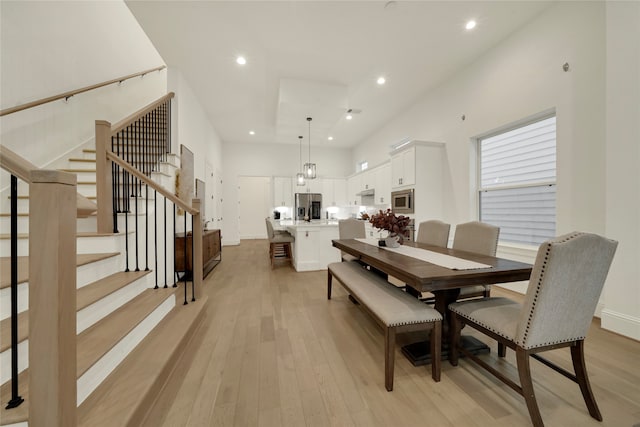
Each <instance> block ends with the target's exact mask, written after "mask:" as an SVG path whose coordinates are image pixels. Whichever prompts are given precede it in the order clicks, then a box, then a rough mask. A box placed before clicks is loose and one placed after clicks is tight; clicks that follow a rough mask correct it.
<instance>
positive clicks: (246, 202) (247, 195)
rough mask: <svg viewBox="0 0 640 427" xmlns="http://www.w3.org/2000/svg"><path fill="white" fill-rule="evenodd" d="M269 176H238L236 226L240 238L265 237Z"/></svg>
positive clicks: (268, 203)
mask: <svg viewBox="0 0 640 427" xmlns="http://www.w3.org/2000/svg"><path fill="white" fill-rule="evenodd" d="M271 199H272V197H271V177H264V176H240V177H238V228H239V231H240V233H239V234H240V240H242V239H266V238H267V228H266V226H265V223H264V219H265V218H266V217H267V216H269V210H270V209H271V203H270V200H271Z"/></svg>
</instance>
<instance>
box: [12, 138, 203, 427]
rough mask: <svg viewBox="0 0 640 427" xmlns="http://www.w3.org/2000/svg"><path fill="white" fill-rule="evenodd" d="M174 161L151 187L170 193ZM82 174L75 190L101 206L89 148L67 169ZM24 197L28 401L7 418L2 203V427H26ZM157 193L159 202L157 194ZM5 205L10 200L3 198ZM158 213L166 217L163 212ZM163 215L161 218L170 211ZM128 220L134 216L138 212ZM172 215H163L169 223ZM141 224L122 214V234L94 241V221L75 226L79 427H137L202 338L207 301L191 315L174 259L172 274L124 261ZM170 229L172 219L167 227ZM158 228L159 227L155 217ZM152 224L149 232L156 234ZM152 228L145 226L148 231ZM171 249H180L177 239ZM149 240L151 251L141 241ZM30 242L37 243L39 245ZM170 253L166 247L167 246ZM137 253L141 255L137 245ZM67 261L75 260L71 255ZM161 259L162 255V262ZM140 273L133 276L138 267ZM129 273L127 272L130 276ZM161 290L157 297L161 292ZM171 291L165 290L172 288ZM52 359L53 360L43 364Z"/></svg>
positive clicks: (24, 203)
mask: <svg viewBox="0 0 640 427" xmlns="http://www.w3.org/2000/svg"><path fill="white" fill-rule="evenodd" d="M176 167H177V158H176V157H175V156H172V155H170V156H169V157H168V160H167V162H165V163H162V164H158V165H155V166H154V170H157V172H153V173H152V175H153V180H154V181H155V182H156V183H160V184H161V185H163V186H165V187H169V186H170V185H173V182H174V176H175V170H176ZM62 170H64V171H66V172H72V173H75V174H76V175H77V179H78V185H77V191H78V192H79V193H81V194H83V195H84V196H86V197H87V198H89V199H90V200H94V201H95V197H96V176H95V175H96V160H95V149H93V148H85V149H82V150H81V151H80V152H79V153H75V154H73V155H72V157H70V158H69V160H68V167H67V168H65V169H62ZM18 187H19V189H18V194H19V196H18V212H19V216H18V230H19V239H18V254H19V260H18V283H19V286H18V295H19V300H18V301H19V302H18V311H19V313H20V314H19V317H18V332H19V337H18V341H19V346H18V348H19V356H20V359H19V364H18V365H19V371H20V374H19V395H20V396H21V397H22V398H23V399H25V401H24V402H23V403H22V404H21V405H20V406H18V407H17V408H13V409H5V406H6V404H7V402H9V400H10V399H11V380H10V372H11V369H10V346H11V343H10V337H11V334H10V318H8V317H9V315H10V289H9V287H10V277H9V275H10V268H9V258H8V257H9V255H10V246H9V244H10V241H9V230H10V224H9V215H10V214H9V213H8V212H9V211H8V209H7V208H6V207H7V206H8V205H9V204H8V203H2V213H0V233H1V234H0V257H1V258H0V268H1V270H0V308H1V311H0V317H1V319H2V320H1V323H0V330H1V336H0V353H1V354H0V363H1V373H0V377H1V382H2V388H1V390H0V394H1V399H2V402H1V403H2V410H1V412H0V425H3V426H4V425H12V424H16V423H24V422H27V420H28V408H29V390H28V386H29V369H28V367H27V364H28V348H29V337H28V329H29V327H28V321H29V319H28V317H29V316H28V298H29V296H28V293H29V286H28V283H29V277H28V272H29V270H28V263H29V257H28V253H29V238H30V239H38V236H30V235H29V231H28V228H29V214H28V209H29V194H28V188H29V187H28V184H25V183H23V182H20V183H19V186H18ZM150 193H153V191H151V192H150ZM5 197H6V196H5V195H4V194H3V198H5ZM132 203H137V204H138V209H137V212H138V215H142V214H144V213H146V212H147V211H152V210H153V209H154V202H153V199H152V198H150V199H149V200H144V199H141V198H133V200H132ZM155 209H157V210H160V209H161V208H160V207H156V208H155ZM163 210H164V209H163ZM131 212H134V210H133V208H132V209H131ZM164 214H165V213H162V215H164ZM125 217H127V218H126V221H129V222H128V223H129V224H131V223H133V221H135V220H136V218H135V214H133V213H120V214H118V219H117V221H118V223H119V227H118V230H120V232H119V233H115V234H114V233H97V232H96V231H95V230H96V229H97V228H96V217H95V215H94V216H90V217H88V218H78V220H77V254H75V257H76V273H77V283H76V288H77V292H76V310H77V312H76V313H77V324H76V334H77V341H76V342H77V355H76V358H77V370H76V377H77V405H78V412H77V416H78V425H81V426H101V425H104V426H116V425H117V426H125V425H138V424H139V423H140V422H142V420H143V419H144V418H145V416H146V414H147V411H148V409H149V408H150V407H151V405H152V403H153V401H154V399H155V396H156V394H157V393H158V392H159V391H160V389H161V387H162V385H163V384H164V381H165V380H166V378H167V377H168V375H169V374H170V373H171V372H172V371H173V370H174V369H175V364H176V361H177V360H178V359H179V358H180V356H181V352H182V349H183V348H184V347H185V345H186V343H187V342H188V340H189V339H190V338H191V336H192V335H193V333H194V331H195V330H196V329H197V327H198V325H199V323H200V321H201V320H202V317H203V316H204V312H205V311H204V308H205V305H206V298H200V299H199V300H197V301H195V302H191V303H190V304H189V305H188V306H184V307H183V305H182V302H180V303H178V304H176V301H177V300H178V301H180V300H181V299H182V294H180V295H177V293H178V292H182V289H181V288H174V287H172V285H173V283H174V280H173V279H174V277H173V252H171V257H170V259H171V265H170V266H168V267H170V268H166V267H165V266H161V268H158V270H161V271H154V268H155V257H156V253H155V250H151V249H150V250H149V254H146V253H145V254H144V259H143V260H139V259H137V258H134V256H135V254H133V253H132V252H133V251H132V250H130V251H129V255H128V257H127V255H126V253H125V247H126V246H128V247H130V248H132V247H134V246H135V245H136V243H138V244H139V246H140V247H143V243H147V244H148V243H149V242H148V240H149V238H148V237H147V236H145V237H140V236H139V235H134V232H133V231H129V232H128V233H125V232H124V231H123V230H124V229H125V226H124V221H125ZM169 219H170V220H171V221H172V220H173V218H172V217H170V216H169V215H167V218H163V220H169ZM156 221H158V223H160V221H159V220H158V219H157V217H156ZM153 225H155V224H153V223H152V224H151V226H153ZM147 226H148V224H147ZM170 236H171V237H168V238H167V242H166V244H167V245H170V246H171V251H172V250H173V234H171V235H170ZM143 240H147V242H143ZM32 243H33V242H32ZM160 243H161V244H164V243H165V242H160ZM136 249H137V246H136ZM69 255H70V256H71V255H72V254H69ZM157 256H158V258H160V257H161V254H160V251H158V254H157ZM138 264H139V270H140V271H134V270H135V267H138ZM125 266H130V267H129V270H130V271H127V272H125ZM157 285H159V288H157V289H154V288H156V287H157ZM164 285H168V287H166V288H165V286H164ZM45 357H46V356H45ZM22 425H24V424H22Z"/></svg>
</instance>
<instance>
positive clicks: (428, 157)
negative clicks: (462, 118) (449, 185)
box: [391, 141, 445, 224]
mask: <svg viewBox="0 0 640 427" xmlns="http://www.w3.org/2000/svg"><path fill="white" fill-rule="evenodd" d="M444 147H445V145H444V144H443V143H441V142H426V141H411V142H410V143H408V144H407V145H406V146H404V147H403V148H402V149H401V150H395V151H393V152H392V153H391V170H392V171H391V173H392V177H393V179H392V189H407V188H413V189H414V209H415V212H414V214H413V215H410V216H412V217H414V218H415V220H416V224H417V223H419V222H421V221H425V220H428V219H442V214H443V209H442V205H443V203H444V192H443V180H444V170H445V169H444V161H445V158H444Z"/></svg>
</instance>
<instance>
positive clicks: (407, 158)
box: [391, 146, 416, 188]
mask: <svg viewBox="0 0 640 427" xmlns="http://www.w3.org/2000/svg"><path fill="white" fill-rule="evenodd" d="M391 177H392V188H403V187H407V186H412V185H415V183H416V147H415V146H413V147H409V148H407V149H404V150H402V151H400V152H398V153H396V154H393V155H392V156H391Z"/></svg>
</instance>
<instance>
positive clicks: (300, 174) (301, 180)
mask: <svg viewBox="0 0 640 427" xmlns="http://www.w3.org/2000/svg"><path fill="white" fill-rule="evenodd" d="M298 141H300V167H302V136H299V137H298ZM303 171H304V169H303ZM304 176H305V174H304V172H298V173H297V174H296V185H298V186H300V187H301V186H303V185H304V184H305V182H304Z"/></svg>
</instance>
